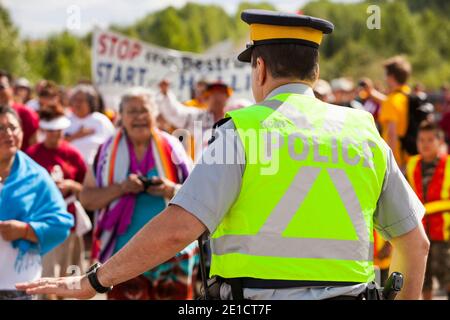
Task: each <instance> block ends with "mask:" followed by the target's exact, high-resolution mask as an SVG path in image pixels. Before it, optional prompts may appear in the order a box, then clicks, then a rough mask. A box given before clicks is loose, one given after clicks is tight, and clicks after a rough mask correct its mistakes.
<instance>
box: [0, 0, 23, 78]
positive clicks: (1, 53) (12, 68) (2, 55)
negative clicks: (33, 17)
mask: <svg viewBox="0 0 450 320" xmlns="http://www.w3.org/2000/svg"><path fill="white" fill-rule="evenodd" d="M0 39H1V41H0V69H4V70H7V71H8V72H11V73H13V74H16V75H21V76H22V75H25V74H26V73H27V72H28V71H29V66H28V64H27V62H26V61H25V59H24V48H23V45H22V43H21V41H20V38H19V32H18V30H17V28H16V27H15V26H14V25H13V23H12V20H11V17H10V16H9V13H8V11H7V10H6V8H4V7H3V6H2V4H1V3H0Z"/></svg>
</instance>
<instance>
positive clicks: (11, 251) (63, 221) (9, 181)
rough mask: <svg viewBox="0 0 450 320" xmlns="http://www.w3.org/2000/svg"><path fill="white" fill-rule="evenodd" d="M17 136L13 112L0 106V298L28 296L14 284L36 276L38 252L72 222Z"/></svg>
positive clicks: (50, 245) (63, 235)
mask: <svg viewBox="0 0 450 320" xmlns="http://www.w3.org/2000/svg"><path fill="white" fill-rule="evenodd" d="M22 137H23V132H22V129H21V127H20V120H19V118H18V116H17V114H16V113H15V111H14V110H13V109H11V108H9V107H5V106H0V300H2V299H31V297H30V296H27V295H26V294H24V293H23V292H19V291H16V289H15V283H17V281H21V282H22V281H25V282H27V281H33V280H36V279H38V278H40V277H41V272H42V263H41V256H43V255H44V254H46V253H47V252H49V251H50V250H52V249H53V248H54V247H56V246H57V245H59V244H60V243H62V242H63V241H64V240H65V239H66V238H67V237H68V235H69V232H70V228H71V227H72V226H73V223H74V221H73V217H72V215H71V214H69V213H68V212H67V211H66V204H65V202H64V199H63V198H62V196H61V193H60V192H59V190H58V188H57V187H56V185H55V183H54V182H53V180H52V179H51V177H50V175H49V174H48V173H47V171H46V170H45V169H44V168H42V167H41V166H39V165H38V164H37V163H36V162H34V161H33V160H32V159H31V158H29V157H28V156H27V155H26V154H25V153H23V152H22V151H20V146H21V144H22Z"/></svg>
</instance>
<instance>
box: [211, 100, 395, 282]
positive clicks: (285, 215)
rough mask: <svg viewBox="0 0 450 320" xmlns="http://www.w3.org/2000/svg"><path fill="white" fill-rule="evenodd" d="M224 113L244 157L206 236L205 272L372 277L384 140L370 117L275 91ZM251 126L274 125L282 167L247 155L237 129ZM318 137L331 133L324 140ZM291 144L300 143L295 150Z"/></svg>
mask: <svg viewBox="0 0 450 320" xmlns="http://www.w3.org/2000/svg"><path fill="white" fill-rule="evenodd" d="M252 108H253V109H252ZM307 108H310V110H309V111H308V109H307ZM315 108H317V109H315ZM229 115H230V116H231V117H232V118H233V121H234V124H235V126H236V129H237V132H238V133H239V136H240V138H241V141H242V142H243V145H244V149H245V151H246V159H247V163H246V170H245V172H244V176H243V182H242V188H241V193H240V195H239V197H238V199H237V200H236V202H235V203H234V204H233V206H232V208H230V211H229V212H228V213H227V214H226V215H225V217H224V219H223V220H222V222H221V223H220V224H219V226H218V228H217V229H216V231H215V232H214V233H213V235H212V237H211V247H212V253H213V256H212V263H211V275H220V276H222V277H225V278H232V277H253V278H261V279H287V280H318V281H354V282H365V281H370V280H371V279H373V265H372V261H373V243H372V241H373V234H372V228H373V221H372V216H373V212H374V210H375V208H376V202H377V200H378V197H379V194H380V193H381V187H382V184H383V180H384V174H385V171H386V149H385V144H384V142H382V139H381V137H380V136H379V134H378V132H377V130H376V127H375V126H374V124H373V119H372V118H371V116H370V115H369V114H367V113H362V112H360V111H355V110H348V109H345V108H342V107H338V106H330V105H327V104H324V103H322V102H321V101H319V100H317V99H315V98H313V97H307V96H302V95H297V94H282V95H278V96H276V97H274V98H273V99H271V100H268V101H264V102H263V103H260V104H258V105H256V106H254V107H250V108H246V109H242V110H237V111H233V112H230V113H229ZM369 117H370V118H369ZM252 128H253V129H258V130H268V131H270V132H272V131H278V132H281V135H282V136H283V138H284V140H283V141H285V142H286V143H285V145H284V149H282V147H280V151H279V154H280V156H281V159H280V170H279V172H278V173H277V174H276V175H274V176H267V177H265V176H264V174H263V173H261V171H259V172H258V171H257V169H260V168H261V167H262V164H261V163H256V164H250V163H249V159H252V156H253V154H251V151H250V150H249V147H250V146H249V145H248V144H247V143H246V138H245V134H243V133H242V130H246V129H252ZM350 133H352V134H350ZM324 137H326V138H327V139H328V138H329V139H330V141H329V144H328V145H327V144H326V143H325V142H324V139H325V138H324ZM298 143H300V144H301V145H302V148H301V152H299V151H298V150H295V146H296V145H297V144H298ZM324 150H325V151H326V152H324ZM271 159H272V160H273V159H274V158H271ZM356 168H357V169H356ZM294 170H295V171H294ZM365 173H367V174H365ZM349 174H350V176H349ZM366 175H367V177H365V176H366ZM367 183H369V185H367ZM366 186H367V188H366ZM322 187H323V188H325V189H324V190H323V192H325V193H327V194H326V195H324V197H323V199H325V200H327V199H334V200H333V201H334V202H335V203H333V205H336V206H337V207H336V208H329V207H327V205H328V204H326V203H320V200H319V201H318V200H317V199H318V198H317V190H318V189H321V188H322ZM328 188H329V189H330V191H328ZM331 189H333V190H331ZM312 199H316V200H312ZM311 201H313V203H311ZM315 204H317V209H316V207H315ZM339 206H340V207H339ZM316 210H317V211H316ZM312 211H314V212H312ZM327 211H328V212H327ZM331 211H336V214H337V213H339V214H341V213H343V212H344V214H345V215H346V216H347V218H345V216H342V218H336V217H337V216H333V214H332V213H331ZM313 213H314V214H318V216H316V217H312V216H311V214H313ZM330 214H331V215H330ZM299 215H300V216H301V221H302V223H300V224H299V222H298V220H299ZM329 218H333V219H334V220H333V219H331V220H328V219H329ZM344 220H345V221H344ZM303 221H307V222H308V223H309V222H311V221H318V222H320V223H322V227H323V228H322V227H318V228H312V229H311V228H308V227H306V229H305V226H307V225H308V223H306V224H304V223H303ZM328 221H332V222H333V223H336V225H335V227H336V228H335V230H332V227H334V225H333V226H331V229H330V225H326V224H327V223H328ZM323 223H325V224H323ZM297 225H298V226H303V229H304V230H303V231H301V229H302V227H300V228H297V227H296V226H297ZM313 229H314V230H313ZM323 230H325V231H323ZM326 230H330V234H327V232H328V231H326ZM298 232H301V233H303V234H304V236H299V235H297V233H298ZM314 232H318V233H321V234H322V235H320V236H315V235H313V233H314Z"/></svg>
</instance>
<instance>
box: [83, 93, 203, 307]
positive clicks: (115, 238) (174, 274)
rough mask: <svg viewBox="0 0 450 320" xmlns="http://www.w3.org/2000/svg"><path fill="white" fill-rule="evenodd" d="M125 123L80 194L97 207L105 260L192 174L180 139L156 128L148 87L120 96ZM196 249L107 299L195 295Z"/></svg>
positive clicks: (98, 250)
mask: <svg viewBox="0 0 450 320" xmlns="http://www.w3.org/2000/svg"><path fill="white" fill-rule="evenodd" d="M119 113H120V127H119V128H118V130H117V131H116V132H115V134H114V135H113V136H112V137H111V138H110V139H108V141H107V142H106V143H105V144H103V145H102V146H101V147H100V148H99V151H98V153H97V155H96V157H95V161H94V164H93V167H92V168H91V169H90V170H89V171H88V173H87V176H86V179H85V181H84V189H83V191H82V192H81V194H80V200H81V203H82V204H83V206H84V207H85V208H86V209H88V210H93V211H94V210H95V211H96V219H95V229H94V239H93V248H92V255H93V259H94V260H97V261H100V262H104V261H106V260H107V259H108V258H109V257H111V256H112V255H113V254H114V253H116V252H117V251H119V250H120V249H121V248H122V247H123V246H125V245H126V243H127V242H128V241H129V240H130V239H131V238H132V237H133V236H134V235H135V234H136V233H137V232H138V231H139V230H140V229H141V228H142V227H143V226H144V225H145V224H146V223H147V222H148V221H150V220H151V219H153V218H154V217H155V216H156V215H157V214H158V213H159V212H161V211H162V210H163V209H164V208H165V207H166V206H167V203H168V201H169V200H170V199H171V198H172V197H173V196H174V194H175V193H176V192H177V190H178V189H179V187H180V186H181V183H183V182H184V180H185V179H186V178H187V176H188V174H189V171H190V170H191V167H192V162H191V160H190V159H189V157H188V156H187V154H186V153H185V151H184V149H183V146H182V145H181V143H180V142H179V141H178V140H177V139H176V138H174V137H172V136H170V135H169V134H167V133H165V132H163V131H160V130H158V129H157V128H156V121H155V103H154V102H153V98H152V95H151V94H150V93H149V92H148V91H147V90H145V89H142V88H133V89H130V90H129V91H128V92H127V93H125V94H124V96H123V97H122V99H121V103H120V108H119ZM196 261H197V257H196V247H195V245H194V244H192V245H190V246H188V247H187V248H185V249H184V250H183V251H181V252H180V253H179V254H177V256H175V257H174V258H172V259H171V260H169V261H168V262H166V263H165V264H163V265H161V266H159V267H157V268H155V269H153V270H149V271H147V272H145V273H144V274H143V275H141V276H139V277H137V278H134V279H132V280H130V281H128V282H125V283H123V284H121V285H119V286H116V287H114V288H113V290H112V291H110V292H109V293H108V299H120V300H147V299H191V298H193V291H194V290H193V284H194V280H193V278H194V275H193V270H194V265H195V263H196Z"/></svg>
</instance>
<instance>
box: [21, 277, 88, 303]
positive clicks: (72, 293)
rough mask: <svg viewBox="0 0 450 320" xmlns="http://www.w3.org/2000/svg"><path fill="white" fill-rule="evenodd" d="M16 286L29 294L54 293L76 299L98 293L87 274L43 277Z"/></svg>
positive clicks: (86, 297)
mask: <svg viewBox="0 0 450 320" xmlns="http://www.w3.org/2000/svg"><path fill="white" fill-rule="evenodd" d="M16 288H17V290H20V291H26V293H27V294H29V295H36V294H54V295H57V296H59V297H63V298H76V299H90V298H92V297H94V296H95V294H96V292H95V290H94V288H92V287H91V285H90V284H89V280H88V279H87V277H86V276H77V277H64V278H42V279H39V280H36V281H33V282H24V283H18V284H16Z"/></svg>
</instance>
